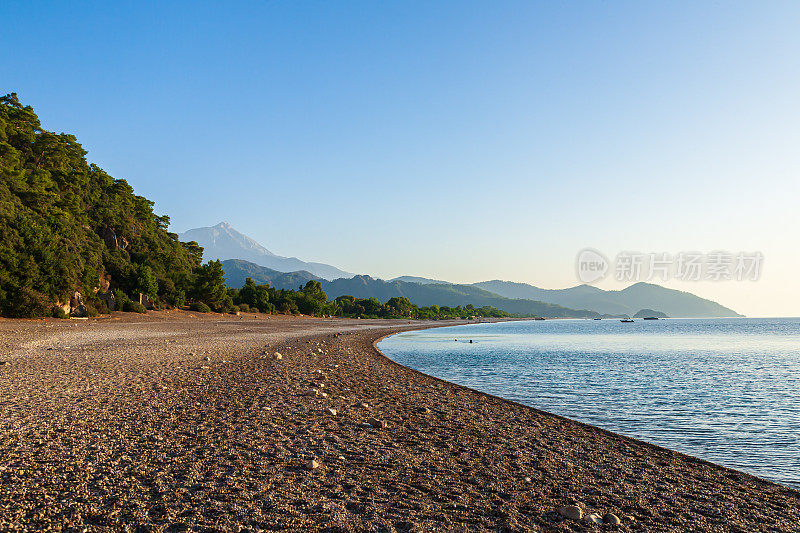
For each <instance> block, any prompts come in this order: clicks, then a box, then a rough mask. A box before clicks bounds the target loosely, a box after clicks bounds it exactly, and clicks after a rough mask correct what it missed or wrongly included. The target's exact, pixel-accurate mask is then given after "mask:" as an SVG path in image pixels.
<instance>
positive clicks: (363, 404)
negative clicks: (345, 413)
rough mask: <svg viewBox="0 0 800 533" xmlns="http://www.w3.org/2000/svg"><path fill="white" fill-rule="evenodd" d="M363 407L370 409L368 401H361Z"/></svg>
mask: <svg viewBox="0 0 800 533" xmlns="http://www.w3.org/2000/svg"><path fill="white" fill-rule="evenodd" d="M361 407H363V408H364V409H369V404H368V403H367V402H361Z"/></svg>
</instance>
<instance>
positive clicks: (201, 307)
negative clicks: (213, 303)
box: [189, 302, 211, 313]
mask: <svg viewBox="0 0 800 533" xmlns="http://www.w3.org/2000/svg"><path fill="white" fill-rule="evenodd" d="M189 309H190V310H191V311H197V312H198V313H210V312H211V308H210V307H209V306H207V305H206V304H204V303H203V302H192V305H190V306H189Z"/></svg>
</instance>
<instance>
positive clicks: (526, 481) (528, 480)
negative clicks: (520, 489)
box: [523, 477, 533, 483]
mask: <svg viewBox="0 0 800 533" xmlns="http://www.w3.org/2000/svg"><path fill="white" fill-rule="evenodd" d="M523 481H524V482H525V483H531V482H532V481H533V480H532V479H531V478H529V477H526V478H524V479H523Z"/></svg>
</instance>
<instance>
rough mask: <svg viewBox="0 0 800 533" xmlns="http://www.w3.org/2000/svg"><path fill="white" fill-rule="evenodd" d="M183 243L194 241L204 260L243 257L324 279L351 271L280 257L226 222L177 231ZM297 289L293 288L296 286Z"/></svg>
mask: <svg viewBox="0 0 800 533" xmlns="http://www.w3.org/2000/svg"><path fill="white" fill-rule="evenodd" d="M179 237H180V239H181V240H182V241H184V242H190V241H195V242H197V244H199V245H200V246H202V247H203V259H204V260H206V261H209V260H213V259H220V260H225V259H243V260H245V261H250V262H251V263H255V264H257V265H261V266H264V267H267V268H270V269H272V270H277V271H278V272H297V271H303V270H304V271H307V272H310V273H311V274H313V275H315V276H319V277H320V278H324V279H336V278H342V277H345V278H348V277H352V276H353V274H351V273H349V272H345V271H344V270H340V269H338V268H336V267H334V266H331V265H326V264H324V263H307V262H305V261H301V260H300V259H298V258H296V257H282V256H279V255H275V254H274V253H272V252H270V251H269V250H267V249H266V248H264V247H263V246H261V245H260V244H258V243H257V242H256V241H254V240H253V239H251V238H250V237H248V236H247V235H243V234H241V233H239V232H238V231H236V230H235V229H233V227H232V226H231V225H230V224H228V223H227V222H220V223H219V224H217V225H216V226H211V227H210V228H195V229H190V230H189V231H186V232H184V233H181V234H180V236H179ZM295 288H296V287H295Z"/></svg>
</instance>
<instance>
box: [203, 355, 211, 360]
mask: <svg viewBox="0 0 800 533" xmlns="http://www.w3.org/2000/svg"><path fill="white" fill-rule="evenodd" d="M203 361H211V358H210V357H209V356H205V357H203Z"/></svg>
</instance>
